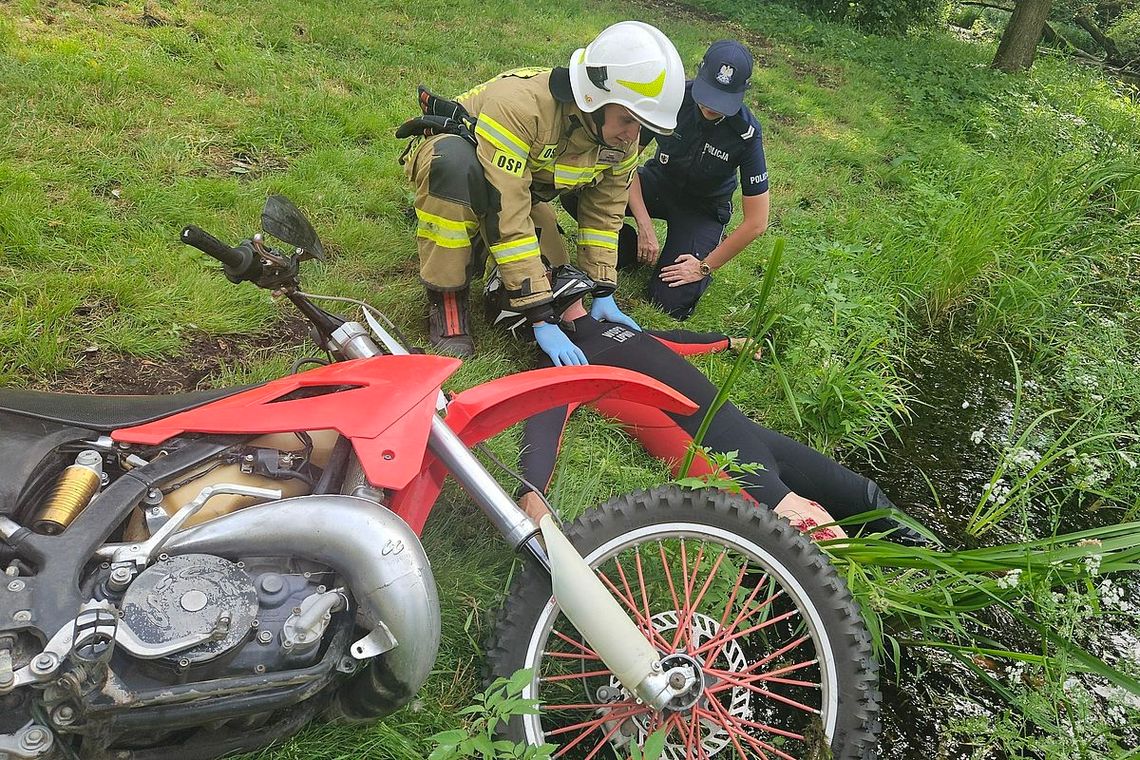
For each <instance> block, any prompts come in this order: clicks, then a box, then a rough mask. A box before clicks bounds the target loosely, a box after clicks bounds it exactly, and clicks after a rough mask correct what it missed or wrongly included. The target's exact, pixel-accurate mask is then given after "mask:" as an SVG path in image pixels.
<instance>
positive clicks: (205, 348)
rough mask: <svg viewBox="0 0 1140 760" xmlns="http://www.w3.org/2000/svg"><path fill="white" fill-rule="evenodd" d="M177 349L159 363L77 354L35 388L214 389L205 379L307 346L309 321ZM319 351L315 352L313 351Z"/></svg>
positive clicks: (189, 342) (192, 338)
mask: <svg viewBox="0 0 1140 760" xmlns="http://www.w3.org/2000/svg"><path fill="white" fill-rule="evenodd" d="M184 337H185V339H186V342H185V345H184V346H183V348H182V350H181V351H180V352H179V353H178V354H177V355H175V356H170V357H167V358H163V359H144V358H141V357H138V356H130V355H127V354H120V353H115V352H111V351H92V352H85V353H83V354H81V355H80V357H79V359H77V361H76V366H75V368H74V369H69V370H67V371H65V372H60V373H59V374H57V375H55V376H54V377H53V378H51V379H50V380H44V381H41V382H39V383H36V387H38V389H39V390H46V391H54V392H59V393H91V394H96V393H106V394H114V395H140V394H169V393H182V392H185V391H192V390H199V389H202V388H210V387H213V384H211V383H210V382H208V380H209V378H210V377H212V376H216V375H217V373H219V372H220V371H221V370H222V369H224V368H232V367H235V366H249V365H250V359H251V357H252V356H255V355H256V354H258V353H261V352H264V351H272V352H276V351H292V350H293V348H294V347H296V346H298V345H301V344H303V343H306V342H307V339H308V323H307V322H306V321H305V320H304V319H302V318H300V317H297V318H295V319H293V318H290V319H287V320H282V321H280V322H277V323H276V324H274V325H273V326H272V327H270V328H269V329H267V330H266V331H265V332H264V333H262V334H259V335H245V334H233V335H208V334H206V333H203V332H196V333H189V334H184ZM312 353H313V354H314V355H316V354H317V353H318V352H317V350H316V349H315V348H314V349H313V352H312Z"/></svg>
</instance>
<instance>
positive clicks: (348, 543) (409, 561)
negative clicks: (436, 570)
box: [163, 495, 440, 717]
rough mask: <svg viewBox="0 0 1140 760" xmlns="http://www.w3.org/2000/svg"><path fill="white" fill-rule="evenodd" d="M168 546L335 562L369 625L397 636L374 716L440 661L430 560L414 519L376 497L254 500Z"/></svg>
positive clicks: (410, 692) (400, 699)
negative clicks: (413, 525) (414, 527)
mask: <svg viewBox="0 0 1140 760" xmlns="http://www.w3.org/2000/svg"><path fill="white" fill-rule="evenodd" d="M163 551H164V552H166V553H167V554H217V555H221V556H225V557H231V558H234V557H240V556H258V555H261V556H285V557H303V558H304V559H308V560H312V561H314V562H319V563H321V564H323V565H328V566H329V567H331V568H332V569H333V570H335V571H336V572H337V574H338V575H340V576H341V577H342V578H344V580H345V582H346V583H347V585H348V587H349V589H351V591H352V595H353V597H354V598H355V599H356V601H357V603H358V604H359V610H358V613H357V614H358V617H359V618H360V620H361V622H362V623H363V625H364V627H366V628H367V629H368V630H369V631H372V632H377V631H379V632H381V633H380V635H379V636H378V637H377V638H379V639H381V640H384V641H386V642H388V643H391V639H394V640H395V642H394V643H395V646H394V648H391V649H390V650H389V651H387V652H386V653H385V654H384V655H383V661H382V662H383V668H384V671H385V677H384V678H383V679H373V681H374V684H375V685H376V686H379V685H380V683H381V682H382V683H383V685H384V690H385V691H386V692H387V693H386V694H384V695H383V703H384V704H383V712H382V713H381V714H380V715H375V716H373V717H380V716H381V715H384V714H388V713H391V712H394V711H395V710H397V709H399V708H400V707H403V706H404V705H405V704H407V703H408V702H410V701H411V700H412V697H414V696H415V695H416V693H417V692H418V691H419V690H420V687H421V686H423V684H424V681H426V680H427V677H428V675H429V674H430V673H431V669H432V666H433V665H434V664H435V658H436V655H437V654H438V652H439V638H440V615H439V596H438V593H437V591H436V586H435V578H434V576H433V575H432V572H431V565H430V564H429V562H428V558H427V555H426V554H425V553H424V549H423V546H422V545H421V544H420V540H419V538H418V537H417V536H416V534H415V533H414V532H413V531H412V529H411V528H410V527H408V525H407V523H405V522H404V521H403V520H401V519H400V518H399V517H398V516H396V514H395V513H393V512H392V511H390V510H388V509H386V508H385V507H383V506H381V505H380V504H377V503H376V502H374V501H369V500H368V499H361V498H357V497H353V496H337V495H321V496H298V497H295V498H291V499H284V500H282V501H275V502H270V503H267V504H261V505H257V506H252V507H247V508H245V509H242V510H238V511H237V512H232V513H230V514H228V515H225V516H223V517H219V518H216V519H214V520H210V521H209V522H206V523H202V524H201V525H197V526H195V527H193V528H189V529H187V530H184V531H182V532H180V533H176V534H175V535H174V536H172V537H171V538H170V540H169V542H168V543H166V544H165V546H164V547H163ZM388 634H390V638H389V635H388ZM369 638H371V636H370V637H369ZM358 643H359V642H358ZM354 649H355V646H354Z"/></svg>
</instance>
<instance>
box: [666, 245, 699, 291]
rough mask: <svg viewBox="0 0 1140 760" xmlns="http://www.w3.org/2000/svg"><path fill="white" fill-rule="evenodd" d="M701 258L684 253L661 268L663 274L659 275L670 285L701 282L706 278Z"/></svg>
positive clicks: (674, 286)
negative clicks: (702, 271)
mask: <svg viewBox="0 0 1140 760" xmlns="http://www.w3.org/2000/svg"><path fill="white" fill-rule="evenodd" d="M700 266H701V260H700V259H698V258H697V257H696V256H694V255H693V254H691V253H682V254H681V255H680V256H678V257H677V260H676V261H674V262H673V263H672V264H670V265H669V266H667V267H662V268H661V274H660V275H658V276H659V277H660V278H661V279H662V280H664V281H665V282H667V283H669V287H671V288H676V287H679V286H681V285H688V284H689V283H690V282H700V281H701V280H703V279H704V278H705V276H704V275H703V274H701V269H700Z"/></svg>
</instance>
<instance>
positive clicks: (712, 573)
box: [677, 547, 728, 653]
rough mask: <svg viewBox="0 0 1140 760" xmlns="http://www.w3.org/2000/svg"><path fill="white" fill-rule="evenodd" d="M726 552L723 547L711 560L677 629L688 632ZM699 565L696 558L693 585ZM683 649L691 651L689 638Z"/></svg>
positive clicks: (691, 645) (691, 646)
mask: <svg viewBox="0 0 1140 760" xmlns="http://www.w3.org/2000/svg"><path fill="white" fill-rule="evenodd" d="M701 551H702V552H703V551H704V547H701ZM727 553H728V549H724V550H723V551H721V553H720V555H719V556H718V557H717V558H716V560H715V561H714V562H713V565H712V567H711V568H710V569H709V574H708V577H707V578H705V583H704V585H703V586H701V590H700V592H699V593H698V594H697V596H696V599H694V600H693V603H692V605H691V606H690V607H689V610H688V617H687V618H685V620H684V621H679V622H678V624H677V628H678V630H684V631H685V632H686V633H687V632H688V630H689V626H690V625H691V624H692V622H693V614H694V613H695V612H696V611H697V608H698V607H700V606H701V600H703V599H704V598H705V593H706V592H708V590H709V586H711V585H712V581H713V578H714V577H715V576H716V571H717V570H718V569H719V568H720V563H721V562H722V561H723V560H724V555H726V554H727ZM699 567H700V561H699V560H698V562H697V566H696V567H694V568H693V581H694V585H696V574H697V568H699ZM685 651H687V652H690V653H691V652H692V651H693V641H692V639H691V638H690V640H689V644H688V646H686V647H685Z"/></svg>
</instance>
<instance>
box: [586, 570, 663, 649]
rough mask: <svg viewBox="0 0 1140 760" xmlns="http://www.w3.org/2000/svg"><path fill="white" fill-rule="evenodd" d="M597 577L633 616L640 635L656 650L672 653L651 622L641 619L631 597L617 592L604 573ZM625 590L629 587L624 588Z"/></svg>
mask: <svg viewBox="0 0 1140 760" xmlns="http://www.w3.org/2000/svg"><path fill="white" fill-rule="evenodd" d="M619 567H620V566H619ZM598 577H599V578H600V579H601V580H602V583H604V584H605V585H606V587H608V588H609V590H610V591H611V592H612V593H613V594H614V596H616V597H617V598H618V599H619V600H620V601H621V603H622V604H623V605H625V608H626V609H627V610H629V612H630V614H631V615H632V616H633V619H634V622H635V623H636V624H637V627H638V628H640V629H641V632H642V633H644V634H645V635H646V636H647V637H649V640H650V643H653V644H654V645H655V646H656V647H657V648H658V649H661V650H662V651H665V652H669V651H672V650H671V649H670V648H669V642H668V641H666V640H665V637H664V636H662V635H661V634H660V632H658V630H657V628H656V627H654V625H653V621H652V620H650V619H649V618H646V617H642V614H641V610H639V609H637V606H636V605H635V603H634V601H633V599H632V597H627V596H626V595H625V594H623V593H622V592H621V591H619V590H618V588H617V586H615V585H614V584H613V581H611V580H610V579H609V577H607V576H606V574H605V573H603V572H601V571H599V572H598ZM626 588H629V587H628V586H626ZM630 593H631V594H632V593H633V592H632V591H631V592H630Z"/></svg>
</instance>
